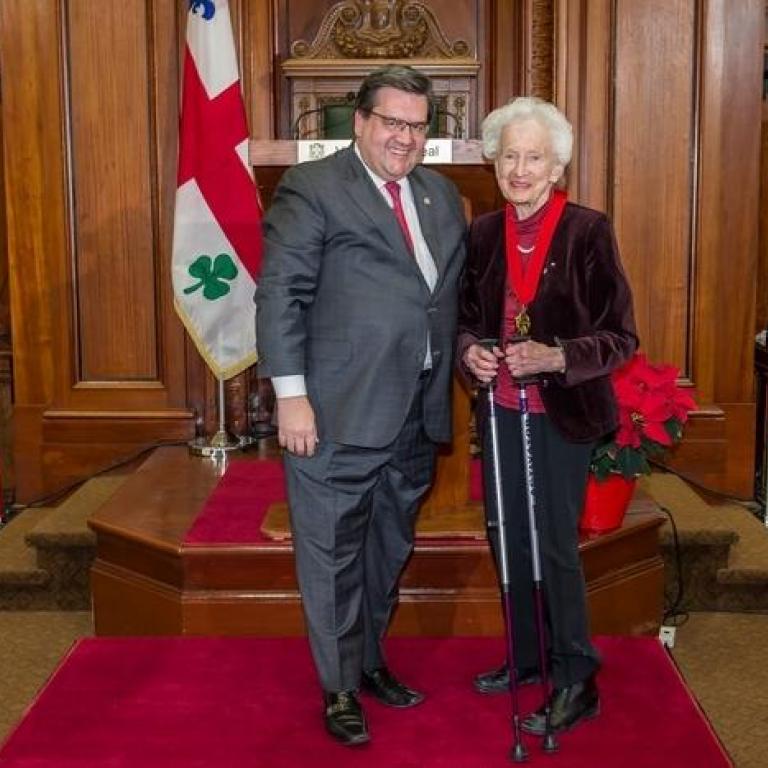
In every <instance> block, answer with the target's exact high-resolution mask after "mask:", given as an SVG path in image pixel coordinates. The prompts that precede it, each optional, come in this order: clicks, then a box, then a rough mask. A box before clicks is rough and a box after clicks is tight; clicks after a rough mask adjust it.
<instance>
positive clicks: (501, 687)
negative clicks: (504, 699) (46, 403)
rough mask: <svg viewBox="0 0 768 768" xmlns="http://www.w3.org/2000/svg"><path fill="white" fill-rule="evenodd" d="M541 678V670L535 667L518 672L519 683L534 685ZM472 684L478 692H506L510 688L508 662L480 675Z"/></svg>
mask: <svg viewBox="0 0 768 768" xmlns="http://www.w3.org/2000/svg"><path fill="white" fill-rule="evenodd" d="M540 680H541V677H540V676H539V670H538V669H536V668H535V667H534V668H530V669H521V670H520V672H518V673H517V684H518V685H532V684H533V683H538V682H539V681H540ZM472 684H473V685H474V686H475V690H476V691H477V692H478V693H506V692H507V691H508V690H509V669H508V668H507V665H506V664H502V665H501V666H500V667H498V669H492V670H491V671H490V672H483V673H482V674H481V675H478V676H477V677H476V678H475V679H474V680H473V681H472Z"/></svg>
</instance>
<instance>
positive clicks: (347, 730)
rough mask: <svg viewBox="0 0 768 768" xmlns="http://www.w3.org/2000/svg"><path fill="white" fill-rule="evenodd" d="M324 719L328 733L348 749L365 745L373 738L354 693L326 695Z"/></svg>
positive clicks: (341, 692)
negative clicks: (369, 733)
mask: <svg viewBox="0 0 768 768" xmlns="http://www.w3.org/2000/svg"><path fill="white" fill-rule="evenodd" d="M323 717H324V719H325V728H326V730H327V731H328V733H330V734H331V736H333V737H334V738H335V739H337V740H338V741H340V742H341V743H342V744H344V745H345V746H347V747H353V746H357V745H358V744H365V743H366V742H367V741H369V740H370V738H371V737H370V736H369V735H368V724H367V723H366V722H365V715H364V714H363V708H362V707H361V706H360V702H359V701H358V700H357V695H356V694H355V692H354V691H340V692H339V693H326V694H325V714H324V716H323Z"/></svg>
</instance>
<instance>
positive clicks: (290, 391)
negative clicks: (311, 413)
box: [272, 373, 307, 399]
mask: <svg viewBox="0 0 768 768" xmlns="http://www.w3.org/2000/svg"><path fill="white" fill-rule="evenodd" d="M272 386H273V387H274V388H275V395H276V396H277V398H278V399H280V398H281V397H302V396H304V395H306V394H307V385H306V384H305V383H304V374H301V373H299V374H296V375H294V376H273V377H272Z"/></svg>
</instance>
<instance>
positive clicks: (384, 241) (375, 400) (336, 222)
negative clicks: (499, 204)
mask: <svg viewBox="0 0 768 768" xmlns="http://www.w3.org/2000/svg"><path fill="white" fill-rule="evenodd" d="M409 180H410V183H411V188H412V190H413V196H414V200H415V202H416V207H417V210H418V215H419V222H420V225H421V228H422V232H423V234H424V238H425V240H426V241H427V243H428V245H429V249H430V251H431V253H432V257H433V258H434V260H435V263H436V265H437V270H438V278H437V284H436V286H435V289H434V291H433V292H432V293H430V291H429V288H428V287H427V284H426V283H425V281H424V279H423V277H422V274H421V271H420V270H419V267H418V265H417V263H416V261H415V260H414V258H413V257H412V256H411V254H410V253H409V252H408V250H407V247H406V244H405V240H404V238H403V235H402V232H401V231H400V229H399V226H398V224H397V221H396V219H395V217H394V215H393V213H392V210H391V209H390V207H389V206H388V205H387V203H386V201H385V200H384V198H383V196H382V194H381V193H380V192H379V191H378V190H377V189H376V187H375V185H374V184H373V182H372V181H371V179H370V177H369V176H368V173H367V172H366V170H365V168H364V167H363V165H362V163H361V162H360V160H359V159H358V157H357V155H356V154H355V152H354V150H353V149H352V148H351V147H350V148H349V149H345V150H342V151H341V152H338V153H337V154H335V155H333V156H331V157H328V158H324V159H323V160H318V161H315V162H309V163H302V164H300V165H296V166H294V167H292V168H290V169H289V170H288V171H287V172H286V173H285V174H284V176H283V178H282V180H281V182H280V184H279V186H278V188H277V190H276V192H275V197H274V200H273V202H272V205H271V207H270V209H269V211H268V212H267V214H266V216H265V219H264V246H265V252H264V264H263V269H262V273H261V277H260V278H259V283H258V288H257V290H256V307H257V312H256V316H257V338H258V344H259V354H260V362H259V373H260V374H261V375H262V376H269V377H274V376H285V375H291V374H304V376H305V377H306V382H307V392H308V395H309V399H310V402H311V404H312V406H313V408H314V410H315V416H316V419H317V426H318V435H319V438H320V439H321V440H331V441H333V442H338V443H344V444H347V445H355V446H361V447H369V448H380V447H383V446H385V445H388V444H389V443H390V442H392V441H393V440H394V439H395V437H396V436H397V434H398V432H399V431H400V429H401V427H402V425H403V423H404V421H405V418H406V416H407V414H408V409H409V407H410V404H411V400H412V398H413V395H414V392H415V390H416V387H417V385H418V379H419V375H420V373H421V370H422V367H423V363H424V358H425V354H426V341H427V333H428V332H429V334H430V339H431V344H432V364H433V368H432V374H431V376H430V378H429V381H428V382H427V384H426V390H425V397H424V425H425V429H426V432H427V435H428V436H429V437H430V438H431V439H432V440H434V441H436V442H445V441H449V440H450V438H451V381H452V369H451V366H452V357H453V347H454V341H455V333H456V315H457V281H458V276H459V272H460V270H461V267H462V264H463V261H464V256H465V223H464V213H463V209H462V204H461V198H460V196H459V194H458V192H457V190H456V187H455V186H454V184H453V183H452V182H451V181H449V180H448V179H446V178H445V177H443V176H441V175H440V174H438V173H436V172H434V171H431V170H429V169H427V168H423V167H421V166H417V167H416V168H415V169H414V170H413V172H412V173H411V174H410V176H409Z"/></svg>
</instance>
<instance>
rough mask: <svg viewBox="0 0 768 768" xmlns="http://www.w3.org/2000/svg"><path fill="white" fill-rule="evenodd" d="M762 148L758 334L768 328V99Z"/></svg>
mask: <svg viewBox="0 0 768 768" xmlns="http://www.w3.org/2000/svg"><path fill="white" fill-rule="evenodd" d="M760 146H761V149H760V233H759V236H758V267H757V307H756V313H755V331H756V332H757V331H763V330H765V329H766V328H768V99H765V100H763V122H762V130H761V140H760Z"/></svg>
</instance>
